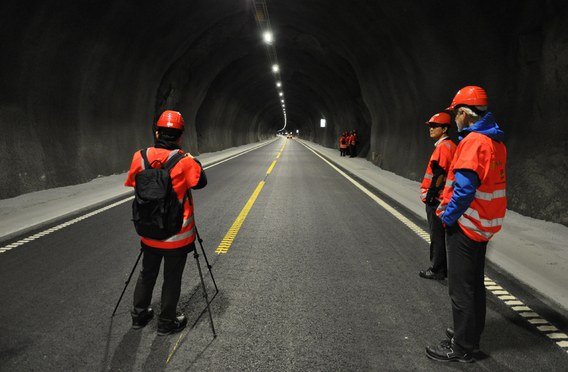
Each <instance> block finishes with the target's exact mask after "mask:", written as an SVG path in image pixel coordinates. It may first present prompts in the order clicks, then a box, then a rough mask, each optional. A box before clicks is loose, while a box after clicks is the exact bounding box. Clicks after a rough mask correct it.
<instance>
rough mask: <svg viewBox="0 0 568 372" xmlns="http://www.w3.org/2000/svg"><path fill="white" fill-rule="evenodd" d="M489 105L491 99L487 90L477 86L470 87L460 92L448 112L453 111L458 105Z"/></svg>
mask: <svg viewBox="0 0 568 372" xmlns="http://www.w3.org/2000/svg"><path fill="white" fill-rule="evenodd" d="M488 104H489V99H488V98H487V93H486V92H485V89H483V88H481V87H478V86H475V85H468V86H467V87H463V88H461V89H460V90H458V92H457V93H456V96H455V97H454V100H453V101H452V104H451V105H450V107H448V108H447V109H446V110H453V109H454V108H455V107H456V106H458V105H466V106H487V105H488Z"/></svg>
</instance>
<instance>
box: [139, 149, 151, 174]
mask: <svg viewBox="0 0 568 372" xmlns="http://www.w3.org/2000/svg"><path fill="white" fill-rule="evenodd" d="M147 152H148V149H142V150H140V155H141V156H142V160H143V161H144V169H152V165H150V162H149V161H148V156H147V155H146V153H147Z"/></svg>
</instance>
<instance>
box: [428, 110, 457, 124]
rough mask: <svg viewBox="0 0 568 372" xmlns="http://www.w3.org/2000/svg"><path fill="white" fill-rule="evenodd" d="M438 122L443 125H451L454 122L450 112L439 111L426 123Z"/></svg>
mask: <svg viewBox="0 0 568 372" xmlns="http://www.w3.org/2000/svg"><path fill="white" fill-rule="evenodd" d="M430 123H436V124H442V125H450V124H452V117H451V116H450V114H448V113H445V112H439V113H437V114H436V115H434V116H432V117H431V118H430V120H428V121H427V122H426V124H430Z"/></svg>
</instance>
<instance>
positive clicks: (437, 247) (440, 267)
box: [418, 112, 456, 280]
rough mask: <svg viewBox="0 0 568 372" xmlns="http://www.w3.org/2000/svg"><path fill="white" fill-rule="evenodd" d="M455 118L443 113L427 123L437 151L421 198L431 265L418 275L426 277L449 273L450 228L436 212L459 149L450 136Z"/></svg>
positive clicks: (438, 278) (422, 187) (433, 156)
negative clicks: (447, 256)
mask: <svg viewBox="0 0 568 372" xmlns="http://www.w3.org/2000/svg"><path fill="white" fill-rule="evenodd" d="M451 121H452V118H451V116H450V115H449V114H447V113H445V112H440V113H438V114H436V115H434V116H432V117H431V118H430V120H428V121H427V122H426V124H427V125H428V127H429V133H430V138H431V139H432V140H434V141H435V143H434V147H435V148H434V152H432V155H431V156H430V160H428V165H427V167H426V173H425V174H424V179H423V180H422V185H421V186H420V197H421V199H422V202H423V203H424V204H425V205H426V217H427V218H428V227H429V228H430V267H429V268H428V269H426V270H421V271H420V272H419V273H418V274H419V275H420V276H421V277H422V278H426V279H436V280H441V279H444V278H445V277H446V275H447V271H448V270H447V264H446V231H445V230H444V226H443V225H442V220H440V218H439V217H438V216H437V215H436V209H437V208H438V205H440V201H441V200H442V191H443V189H444V185H445V183H446V177H447V175H448V171H449V170H450V164H451V163H452V159H453V157H454V153H455V152H456V144H455V143H454V142H453V141H452V140H451V139H450V137H449V136H448V131H449V130H450V124H451Z"/></svg>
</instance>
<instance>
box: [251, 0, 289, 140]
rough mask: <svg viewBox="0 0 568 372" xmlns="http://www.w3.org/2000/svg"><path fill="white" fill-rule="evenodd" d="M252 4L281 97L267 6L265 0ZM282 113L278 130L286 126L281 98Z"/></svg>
mask: <svg viewBox="0 0 568 372" xmlns="http://www.w3.org/2000/svg"><path fill="white" fill-rule="evenodd" d="M251 1H252V2H253V4H254V8H253V10H254V19H255V20H256V24H257V26H258V29H259V31H260V35H261V36H262V39H263V41H264V44H265V46H266V56H267V57H268V62H269V63H270V66H271V68H272V73H273V75H274V78H275V79H276V87H277V92H278V95H279V96H280V97H282V96H283V95H284V94H283V89H282V78H281V75H280V73H281V71H280V65H279V64H278V57H277V55H276V48H275V46H274V44H275V43H276V42H275V38H274V33H273V32H272V25H271V24H270V17H269V15H268V7H267V6H266V2H267V1H266V0H251ZM282 115H283V117H284V126H283V127H282V129H280V131H282V130H284V129H285V128H286V124H287V116H286V109H285V107H284V100H282Z"/></svg>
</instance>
